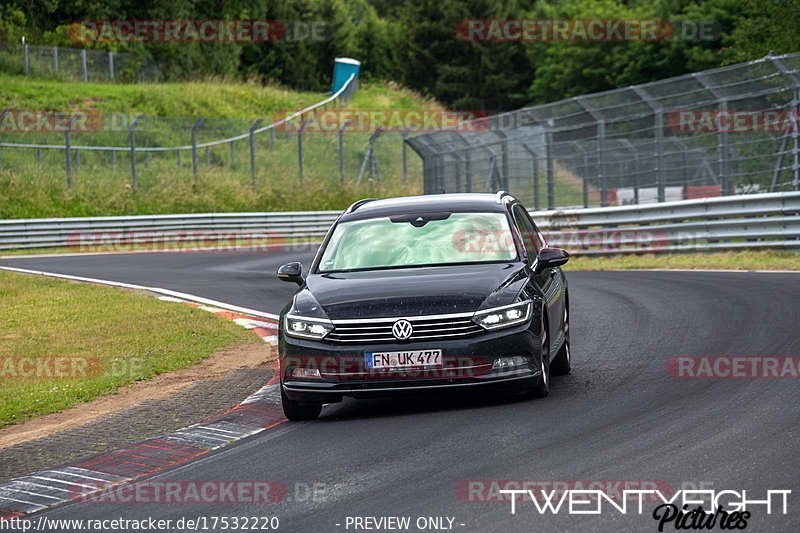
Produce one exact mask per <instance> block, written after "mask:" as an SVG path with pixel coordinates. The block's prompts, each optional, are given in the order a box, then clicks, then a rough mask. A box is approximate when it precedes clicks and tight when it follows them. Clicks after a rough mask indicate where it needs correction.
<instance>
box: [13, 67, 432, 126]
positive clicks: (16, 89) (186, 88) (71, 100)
mask: <svg viewBox="0 0 800 533" xmlns="http://www.w3.org/2000/svg"><path fill="white" fill-rule="evenodd" d="M327 96H330V94H325V93H313V92H300V91H295V90H289V89H286V88H283V87H280V86H271V85H266V86H265V85H262V84H259V83H256V82H240V81H230V80H214V79H212V80H207V81H192V82H181V83H150V84H148V83H141V84H113V83H64V82H61V81H58V80H45V79H37V78H30V77H25V76H14V75H10V74H3V73H0V102H2V106H3V108H10V109H19V110H45V111H96V112H98V113H119V112H123V113H135V114H138V113H142V114H145V115H157V116H162V117H209V118H233V119H255V118H263V117H265V116H271V115H270V113H273V112H282V111H291V110H299V109H302V108H304V107H306V106H308V105H311V104H314V103H316V102H319V101H320V100H322V99H324V98H326V97H327ZM350 107H351V108H352V109H366V110H381V109H406V110H410V109H420V108H434V109H439V108H441V106H440V105H438V104H437V103H436V102H434V101H432V100H427V99H424V98H422V97H420V96H419V95H417V94H416V93H414V92H412V91H410V90H407V89H403V88H401V87H399V86H397V85H395V84H392V83H377V84H364V85H362V86H361V87H360V88H359V89H358V90H357V91H356V93H355V97H354V98H353V101H352V102H351V104H350Z"/></svg>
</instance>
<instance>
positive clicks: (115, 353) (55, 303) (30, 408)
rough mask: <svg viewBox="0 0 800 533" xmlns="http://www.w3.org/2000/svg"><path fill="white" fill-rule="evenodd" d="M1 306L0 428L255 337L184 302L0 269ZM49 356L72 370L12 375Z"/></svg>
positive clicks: (183, 364)
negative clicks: (73, 364) (66, 361)
mask: <svg viewBox="0 0 800 533" xmlns="http://www.w3.org/2000/svg"><path fill="white" fill-rule="evenodd" d="M0 301H2V302H3V313H2V316H3V319H2V320H0V427H2V426H5V425H9V424H13V423H15V422H19V421H21V420H25V419H28V418H32V417H35V416H38V415H43V414H47V413H53V412H57V411H61V410H63V409H67V408H69V407H71V406H73V405H76V404H78V403H81V402H87V401H90V400H92V399H94V398H97V397H98V396H101V395H105V394H110V393H113V392H114V391H115V390H116V389H118V388H119V387H121V386H123V385H126V384H129V383H132V382H134V381H140V380H145V379H148V378H152V377H153V376H156V375H158V374H161V373H164V372H169V371H172V370H176V369H179V368H185V367H188V366H191V365H193V364H195V363H197V362H199V361H201V360H203V359H204V358H206V357H208V356H209V355H211V354H212V353H214V352H215V351H217V350H219V349H222V348H225V347H227V346H230V345H233V344H237V343H245V342H252V341H254V340H257V338H256V337H254V336H253V334H252V333H251V332H249V331H247V330H245V329H243V328H241V327H239V326H237V325H236V324H234V323H233V322H229V321H227V320H222V319H220V318H219V317H216V316H214V315H213V314H211V313H208V312H206V311H203V310H200V309H197V308H193V307H190V306H187V305H183V304H176V303H167V302H163V301H160V300H157V299H155V298H152V297H150V296H146V295H142V294H136V293H132V292H128V291H121V290H119V289H113V288H107V287H97V286H93V285H83V284H77V283H71V282H67V281H61V280H53V279H48V278H44V277H34V276H27V275H20V274H13V273H9V272H3V271H0ZM54 357H69V358H75V359H74V360H75V361H77V362H78V363H77V364H78V365H79V366H78V367H77V368H78V370H79V371H78V372H76V373H72V372H71V371H70V372H69V375H70V377H68V378H54V377H40V376H34V377H20V376H19V370H20V368H22V369H23V370H25V369H26V368H29V367H26V366H23V367H20V363H19V362H20V361H32V362H35V361H37V360H38V361H45V360H47V359H46V358H54ZM26 364H27V363H26ZM84 368H85V369H86V370H85V372H84V371H82V370H81V369H84ZM73 376H76V377H73Z"/></svg>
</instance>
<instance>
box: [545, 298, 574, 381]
mask: <svg viewBox="0 0 800 533" xmlns="http://www.w3.org/2000/svg"><path fill="white" fill-rule="evenodd" d="M571 370H572V353H571V352H570V348H569V311H568V309H567V306H566V305H565V306H564V345H563V346H562V347H561V349H560V350H559V351H558V353H557V354H556V356H555V357H554V358H553V363H552V364H551V365H550V373H551V374H552V375H554V376H558V375H563V374H569V373H570V371H571Z"/></svg>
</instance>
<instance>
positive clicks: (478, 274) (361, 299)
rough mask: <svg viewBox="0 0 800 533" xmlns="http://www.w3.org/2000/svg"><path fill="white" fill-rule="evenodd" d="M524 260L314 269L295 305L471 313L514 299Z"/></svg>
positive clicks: (333, 312) (348, 311)
mask: <svg viewBox="0 0 800 533" xmlns="http://www.w3.org/2000/svg"><path fill="white" fill-rule="evenodd" d="M526 271H527V269H526V265H525V264H524V263H498V264H482V265H458V266H441V267H424V268H408V269H390V270H372V271H364V272H342V273H330V274H312V275H310V276H308V278H307V279H306V284H307V285H306V288H304V289H303V290H302V291H300V293H298V294H297V297H296V299H295V306H296V307H297V308H298V311H299V312H300V314H306V313H305V312H304V311H306V309H302V308H303V307H307V306H311V307H315V305H314V304H316V303H318V304H319V306H321V307H322V310H324V312H325V314H327V316H328V318H330V319H332V320H337V319H348V318H383V317H395V316H416V315H429V314H446V313H465V312H472V311H475V310H478V309H479V308H486V307H494V306H500V305H506V304H509V303H512V302H513V301H514V298H515V297H516V295H517V294H519V292H520V291H521V290H522V288H523V287H524V286H525V283H526V280H527V273H526Z"/></svg>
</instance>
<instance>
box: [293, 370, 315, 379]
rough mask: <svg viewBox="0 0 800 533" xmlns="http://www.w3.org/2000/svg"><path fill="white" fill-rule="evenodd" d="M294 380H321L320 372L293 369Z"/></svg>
mask: <svg viewBox="0 0 800 533" xmlns="http://www.w3.org/2000/svg"><path fill="white" fill-rule="evenodd" d="M292 377H293V378H319V377H320V375H319V370H317V369H316V368H293V369H292Z"/></svg>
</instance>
